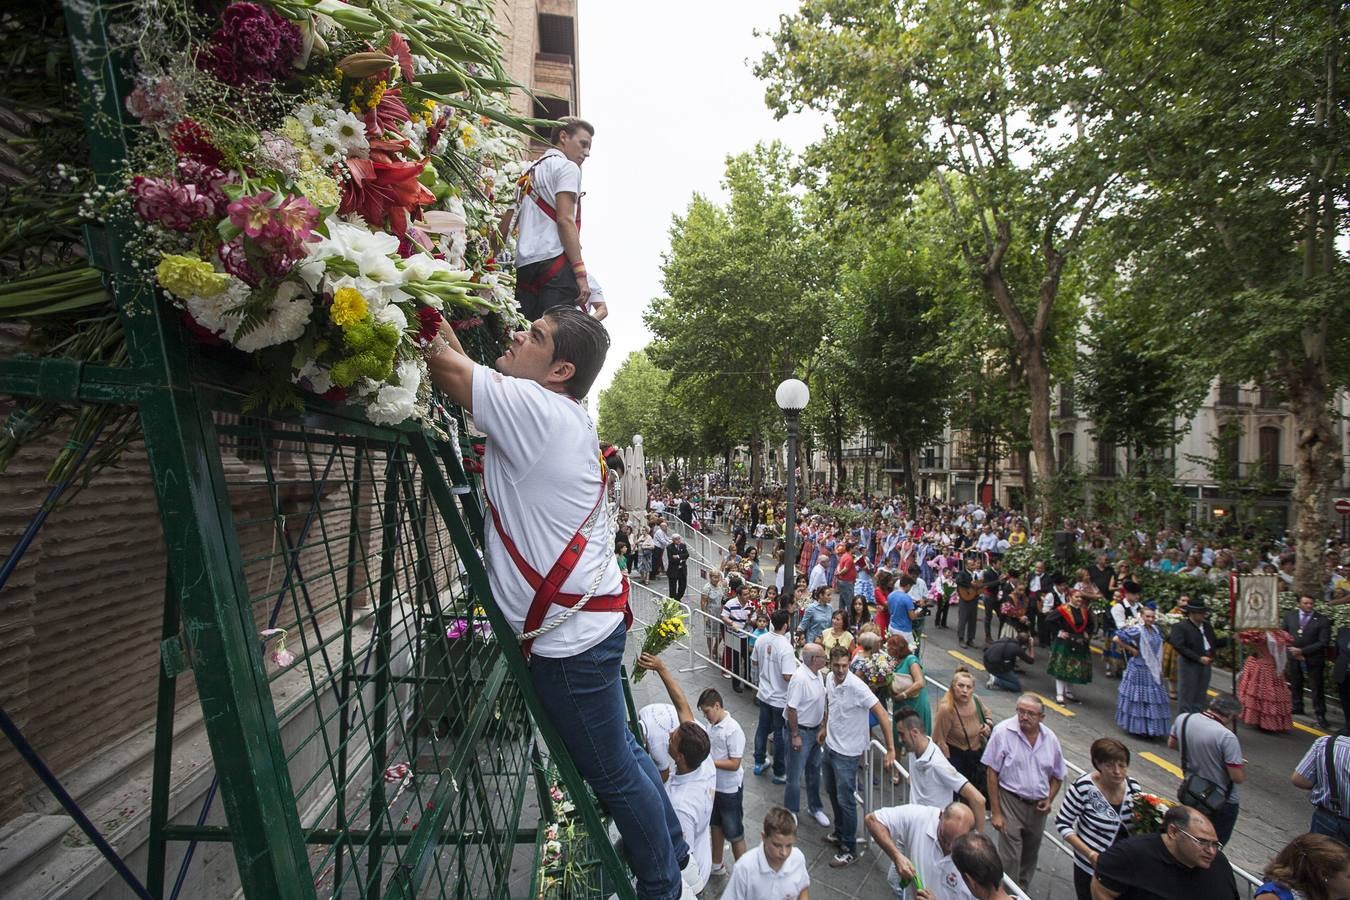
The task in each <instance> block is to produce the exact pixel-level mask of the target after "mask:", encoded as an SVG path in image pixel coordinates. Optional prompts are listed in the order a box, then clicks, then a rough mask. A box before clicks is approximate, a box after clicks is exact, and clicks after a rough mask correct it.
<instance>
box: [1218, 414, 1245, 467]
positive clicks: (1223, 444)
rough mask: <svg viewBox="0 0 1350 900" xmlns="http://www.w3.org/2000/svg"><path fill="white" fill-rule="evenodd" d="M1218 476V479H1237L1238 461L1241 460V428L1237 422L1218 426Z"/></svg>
mask: <svg viewBox="0 0 1350 900" xmlns="http://www.w3.org/2000/svg"><path fill="white" fill-rule="evenodd" d="M1218 451H1219V460H1218V470H1219V471H1218V476H1219V477H1220V478H1233V479H1235V478H1237V477H1238V460H1239V459H1241V458H1242V426H1241V425H1239V424H1238V423H1237V422H1233V421H1230V422H1227V423H1225V424H1223V425H1221V426H1219V442H1218Z"/></svg>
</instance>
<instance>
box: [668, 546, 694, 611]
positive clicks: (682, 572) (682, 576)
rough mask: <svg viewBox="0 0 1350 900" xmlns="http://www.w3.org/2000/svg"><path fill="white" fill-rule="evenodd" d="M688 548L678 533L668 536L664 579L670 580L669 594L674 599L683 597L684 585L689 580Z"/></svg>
mask: <svg viewBox="0 0 1350 900" xmlns="http://www.w3.org/2000/svg"><path fill="white" fill-rule="evenodd" d="M688 564H689V548H688V547H686V546H685V545H684V538H682V537H681V536H680V535H678V534H673V535H671V537H670V544H669V545H667V547H666V580H667V581H668V582H670V596H671V597H672V598H673V599H675V600H683V599H684V590H685V586H686V585H687V584H688V581H689V568H688Z"/></svg>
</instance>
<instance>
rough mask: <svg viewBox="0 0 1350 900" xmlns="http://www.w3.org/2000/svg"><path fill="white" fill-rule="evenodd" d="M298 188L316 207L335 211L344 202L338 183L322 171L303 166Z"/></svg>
mask: <svg viewBox="0 0 1350 900" xmlns="http://www.w3.org/2000/svg"><path fill="white" fill-rule="evenodd" d="M296 187H298V188H299V189H300V193H301V194H303V195H304V196H305V197H306V198H307V199H308V200H309V201H310V202H311V203H313V204H314V205H315V206H319V207H323V208H324V209H333V208H334V207H336V206H337V205H338V204H339V203H341V202H342V189H341V188H339V187H338V183H337V181H335V180H334V179H333V177H332V176H331V175H329V174H328V173H327V172H324V171H323V170H322V169H318V168H315V167H313V166H303V167H302V168H301V171H300V177H299V178H298V179H296Z"/></svg>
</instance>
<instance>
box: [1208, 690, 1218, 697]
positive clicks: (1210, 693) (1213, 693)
mask: <svg viewBox="0 0 1350 900" xmlns="http://www.w3.org/2000/svg"><path fill="white" fill-rule="evenodd" d="M1205 693H1207V694H1209V695H1210V696H1211V697H1217V696H1219V692H1218V691H1206V692H1205Z"/></svg>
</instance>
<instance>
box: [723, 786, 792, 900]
mask: <svg viewBox="0 0 1350 900" xmlns="http://www.w3.org/2000/svg"><path fill="white" fill-rule="evenodd" d="M796 843H797V820H796V819H795V818H793V816H792V813H790V812H788V811H787V810H786V809H783V807H781V806H774V807H770V808H769V812H768V813H767V814H766V815H765V816H764V832H763V834H762V835H761V840H760V845H759V846H758V847H756V848H755V849H753V850H751V851H750V852H749V853H747V854H745V856H743V857H741V858H740V859H739V860H738V861H737V862H736V870H735V871H734V872H732V873H731V880H730V881H728V882H727V886H726V887H725V888H723V889H722V900H807V894H808V888H810V886H811V875H810V873H808V872H807V870H806V855H805V854H803V853H802V851H800V850H798V849H797V847H796V846H795V844H796Z"/></svg>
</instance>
